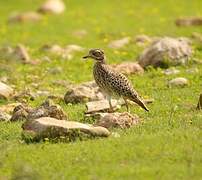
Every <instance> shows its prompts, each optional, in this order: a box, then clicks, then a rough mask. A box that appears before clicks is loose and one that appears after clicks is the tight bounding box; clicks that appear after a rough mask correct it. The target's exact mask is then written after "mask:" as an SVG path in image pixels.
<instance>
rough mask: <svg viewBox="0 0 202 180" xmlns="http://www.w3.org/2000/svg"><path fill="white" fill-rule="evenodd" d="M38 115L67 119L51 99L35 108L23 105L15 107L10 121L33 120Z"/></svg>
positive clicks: (38, 116)
mask: <svg viewBox="0 0 202 180" xmlns="http://www.w3.org/2000/svg"><path fill="white" fill-rule="evenodd" d="M40 117H52V118H56V119H63V120H66V119H67V115H66V114H65V112H64V111H63V110H62V108H61V107H60V106H59V105H57V104H54V103H53V102H52V101H51V100H46V101H45V102H44V103H42V104H41V105H40V106H39V107H36V108H30V107H27V106H23V105H19V106H17V107H15V108H14V110H13V114H12V117H11V121H18V120H33V119H37V118H40Z"/></svg>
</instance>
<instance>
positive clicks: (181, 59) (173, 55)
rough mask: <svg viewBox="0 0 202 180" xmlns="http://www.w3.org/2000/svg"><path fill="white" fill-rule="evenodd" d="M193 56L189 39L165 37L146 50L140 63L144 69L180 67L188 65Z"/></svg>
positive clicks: (141, 56) (140, 58) (140, 57)
mask: <svg viewBox="0 0 202 180" xmlns="http://www.w3.org/2000/svg"><path fill="white" fill-rule="evenodd" d="M191 55H192V48H191V46H190V41H189V40H188V39H186V38H177V39H175V38H170V37H164V38H161V39H159V40H157V41H154V42H153V43H152V44H151V45H150V46H149V47H148V48H146V49H145V50H144V51H143V53H142V54H141V55H140V56H139V57H138V61H139V64H140V65H141V66H142V67H146V66H149V65H151V66H154V67H157V66H169V65H178V64H186V63H187V61H188V60H189V58H190V56H191Z"/></svg>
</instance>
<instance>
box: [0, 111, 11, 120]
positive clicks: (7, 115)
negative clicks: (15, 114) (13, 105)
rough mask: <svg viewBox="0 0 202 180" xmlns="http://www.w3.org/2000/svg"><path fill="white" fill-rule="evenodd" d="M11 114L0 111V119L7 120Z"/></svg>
mask: <svg viewBox="0 0 202 180" xmlns="http://www.w3.org/2000/svg"><path fill="white" fill-rule="evenodd" d="M10 118H11V116H10V115H9V114H7V113H5V112H2V111H0V121H9V120H10Z"/></svg>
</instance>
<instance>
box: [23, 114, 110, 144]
mask: <svg viewBox="0 0 202 180" xmlns="http://www.w3.org/2000/svg"><path fill="white" fill-rule="evenodd" d="M22 128H23V130H24V131H23V133H24V134H26V133H29V134H30V135H31V136H33V138H35V139H44V138H49V139H51V138H60V137H61V136H62V137H67V138H69V140H70V141H71V140H75V139H77V138H79V139H81V138H82V137H85V138H86V137H87V138H91V137H108V136H109V135H110V132H109V131H108V130H107V129H106V128H104V127H100V126H97V127H94V126H92V125H90V124H83V123H79V122H75V121H65V120H58V119H55V118H50V117H42V118H39V119H35V120H32V121H26V122H25V123H24V124H23V125H22Z"/></svg>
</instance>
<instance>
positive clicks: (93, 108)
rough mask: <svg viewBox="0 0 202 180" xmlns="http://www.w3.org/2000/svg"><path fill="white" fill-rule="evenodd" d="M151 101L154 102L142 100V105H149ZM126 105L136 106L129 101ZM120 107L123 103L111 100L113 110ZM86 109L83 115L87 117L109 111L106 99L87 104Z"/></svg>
mask: <svg viewBox="0 0 202 180" xmlns="http://www.w3.org/2000/svg"><path fill="white" fill-rule="evenodd" d="M153 101H154V100H153V99H146V100H144V103H145V104H149V103H152V102H153ZM128 103H129V104H132V105H137V104H136V103H134V102H132V101H129V100H128ZM122 105H125V101H123V100H115V99H112V107H113V109H114V110H116V109H119V108H120V106H122ZM86 108H87V111H86V112H85V113H86V114H87V116H88V115H89V116H94V115H93V114H95V113H97V112H109V110H110V108H109V102H108V100H106V99H103V100H98V101H91V102H87V103H86ZM91 114H92V115H91Z"/></svg>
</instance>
